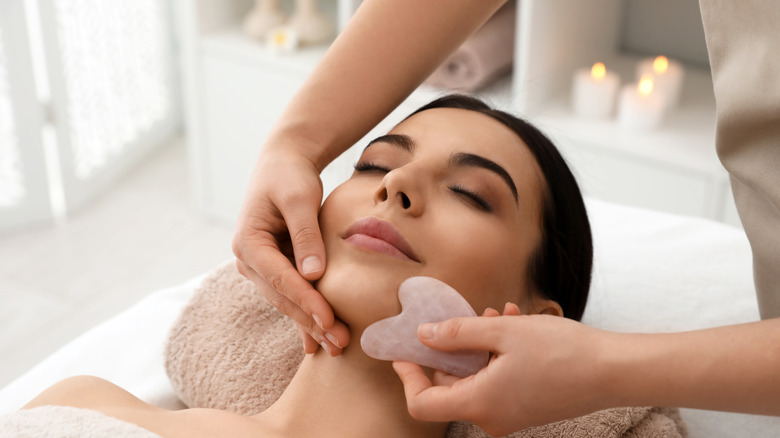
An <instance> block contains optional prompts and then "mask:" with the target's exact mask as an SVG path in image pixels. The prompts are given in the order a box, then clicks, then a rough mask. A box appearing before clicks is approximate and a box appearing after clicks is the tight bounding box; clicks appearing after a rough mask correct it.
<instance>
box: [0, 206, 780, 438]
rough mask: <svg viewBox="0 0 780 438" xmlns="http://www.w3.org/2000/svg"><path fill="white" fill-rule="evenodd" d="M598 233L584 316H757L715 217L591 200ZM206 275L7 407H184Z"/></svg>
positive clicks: (702, 416)
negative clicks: (105, 392)
mask: <svg viewBox="0 0 780 438" xmlns="http://www.w3.org/2000/svg"><path fill="white" fill-rule="evenodd" d="M587 206H588V211H589V213H590V217H591V225H592V229H593V235H594V246H595V252H594V271H593V284H592V289H591V295H590V299H589V302H588V306H587V309H586V311H585V316H584V318H583V322H584V323H586V324H588V325H591V326H594V327H598V328H603V329H607V330H614V331H620V332H667V331H681V330H693V329H699V328H706V327H713V326H719V325H724V324H735V323H741V322H749V321H755V320H758V308H757V304H756V299H755V295H754V291H753V282H752V267H751V253H750V247H749V245H748V242H747V238H746V237H745V235H744V233H743V232H742V230H740V229H737V228H734V227H731V226H728V225H724V224H721V223H716V222H713V221H709V220H705V219H699V218H691V217H683V216H677V215H672V214H666V213H660V212H655V211H649V210H643V209H639V208H633V207H627V206H622V205H617V204H611V203H606V202H603V201H597V200H588V201H587ZM205 275H206V273H204V274H203V275H201V276H199V277H196V278H193V279H191V280H189V281H187V282H185V283H184V284H181V285H179V286H176V287H172V288H168V289H163V290H159V291H156V292H154V293H152V294H150V295H148V296H147V297H146V298H144V299H143V300H142V301H140V302H138V303H137V304H136V305H134V306H133V307H131V308H129V309H127V310H125V311H124V312H122V313H120V314H119V315H116V316H115V317H113V318H111V319H109V320H107V321H105V322H103V323H102V324H100V325H98V326H96V327H94V328H92V329H91V330H89V331H88V332H86V333H84V334H83V335H81V336H80V337H78V338H76V339H75V340H73V341H72V342H70V343H68V344H66V345H65V346H63V347H62V348H60V349H59V350H58V351H56V352H55V353H54V354H52V355H51V356H49V357H48V358H46V359H45V360H43V361H42V362H41V363H39V364H38V365H37V366H35V367H33V368H32V369H30V370H29V371H27V372H26V373H25V374H23V375H22V376H21V377H19V378H17V379H16V380H14V381H13V382H11V383H10V384H9V385H7V386H6V387H5V388H3V389H2V390H0V414H2V413H6V412H10V411H13V410H17V409H19V407H21V406H22V405H23V404H25V403H26V402H28V401H29V400H30V399H32V398H33V397H34V396H36V395H37V394H38V393H40V392H41V391H43V390H44V389H46V388H47V387H49V386H50V385H52V384H54V383H55V382H57V381H59V380H62V379H64V378H66V377H69V376H73V375H80V374H88V375H94V376H98V377H102V378H104V379H107V380H109V381H111V382H114V383H116V384H118V385H119V386H121V387H123V388H125V389H127V390H128V391H130V392H131V393H133V394H135V395H136V396H138V397H139V398H141V399H143V400H145V401H147V402H149V403H151V404H153V405H156V406H160V407H164V408H168V409H182V408H184V407H185V406H184V405H183V404H182V403H181V402H180V401H179V400H178V399H177V398H176V395H175V394H174V392H173V389H172V387H171V384H170V383H169V381H168V378H167V377H166V375H165V370H164V367H163V345H164V342H165V340H166V337H167V335H168V330H169V328H170V327H171V325H172V324H173V323H174V320H175V319H176V317H177V316H178V314H179V312H180V311H181V309H182V307H183V306H184V305H185V304H186V303H187V301H188V299H189V297H190V296H191V295H192V294H193V292H194V291H195V290H196V288H197V287H198V285H199V284H200V282H201V281H202V279H203V277H205ZM681 413H682V416H683V418H684V420H685V421H686V423H687V425H688V428H689V432H690V436H691V437H692V438H705V437H706V438H720V437H723V438H725V437H769V436H780V417H766V416H757V415H746V414H734V413H723V412H711V411H701V410H694V409H681Z"/></svg>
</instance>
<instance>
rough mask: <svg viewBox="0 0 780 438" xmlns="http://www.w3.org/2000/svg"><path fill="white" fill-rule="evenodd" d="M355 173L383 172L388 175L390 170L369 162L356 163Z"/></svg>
mask: <svg viewBox="0 0 780 438" xmlns="http://www.w3.org/2000/svg"><path fill="white" fill-rule="evenodd" d="M355 171H356V172H384V173H388V172H390V169H388V168H386V167H384V166H380V165H379V164H376V163H372V162H370V161H361V162H358V163H355Z"/></svg>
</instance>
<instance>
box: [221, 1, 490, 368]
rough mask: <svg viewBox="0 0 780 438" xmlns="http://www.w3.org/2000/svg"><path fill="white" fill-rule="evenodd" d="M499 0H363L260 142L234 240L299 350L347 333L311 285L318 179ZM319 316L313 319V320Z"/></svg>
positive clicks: (320, 265)
mask: <svg viewBox="0 0 780 438" xmlns="http://www.w3.org/2000/svg"><path fill="white" fill-rule="evenodd" d="M502 3H503V0H501V1H499V0H479V1H474V0H425V1H419V0H366V1H364V2H363V3H362V4H361V6H360V7H359V8H358V10H357V12H356V13H355V15H354V17H353V18H352V19H351V20H350V22H349V23H348V25H347V26H346V28H345V29H344V31H343V32H342V33H341V34H340V35H339V37H338V38H337V39H336V41H335V42H334V43H333V44H332V46H331V47H330V49H329V50H328V52H327V53H326V54H325V56H324V57H323V59H322V60H321V61H320V63H319V64H318V65H317V66H316V68H315V69H314V71H313V72H312V74H311V75H310V76H309V77H308V78H307V80H306V81H305V82H304V84H303V85H302V87H301V88H300V90H299V91H298V92H297V93H296V95H295V96H294V97H293V98H292V100H291V101H290V102H289V104H288V105H287V107H286V108H285V109H284V111H283V113H282V114H281V116H280V118H279V120H278V121H277V122H276V123H275V125H274V127H273V128H272V130H271V133H270V134H269V137H268V138H267V139H266V140H265V143H264V145H263V147H262V151H261V155H260V158H259V160H258V162H257V164H256V166H255V169H254V172H253V174H252V177H251V180H250V186H249V188H248V190H247V193H246V196H245V199H244V204H243V206H242V210H241V213H240V215H239V220H238V224H237V232H236V234H235V237H234V239H233V252H234V253H235V255H236V257H237V258H238V260H237V265H238V269H239V271H240V272H241V273H242V274H244V275H245V276H247V277H248V278H249V279H251V280H252V281H253V282H254V283H255V285H257V287H258V288H259V289H260V291H261V292H262V293H263V295H264V296H265V297H266V298H268V299H269V301H271V302H272V303H273V304H274V305H275V306H276V307H277V308H279V309H280V310H281V311H282V312H283V313H285V314H287V315H289V316H291V317H292V318H293V319H294V320H295V322H296V323H297V324H298V327H299V330H300V331H301V334H302V336H303V339H304V348H305V350H306V352H308V353H311V352H314V351H315V350H316V349H317V348H318V345H322V346H323V347H325V348H326V349H328V350H330V351H331V354H333V355H336V354H339V353H340V351H341V348H343V347H344V346H346V345H347V344H348V343H349V335H348V331H347V329H346V327H345V326H344V325H343V324H341V323H340V322H338V321H335V318H334V315H333V311H332V309H331V308H330V306H329V305H328V303H327V302H326V301H325V299H324V298H322V296H321V295H319V294H318V293H317V292H316V291H315V290H314V289H313V288H312V286H311V285H310V283H309V281H312V280H316V279H318V278H320V276H321V275H322V273H323V272H324V270H325V263H326V260H325V248H324V246H323V243H322V236H321V235H320V232H319V225H318V222H317V213H318V211H319V206H320V203H321V201H322V183H321V181H320V179H319V173H320V172H321V171H322V169H323V168H324V167H325V166H326V165H327V164H328V163H329V162H330V161H332V160H333V159H334V158H335V157H337V156H338V155H340V154H341V153H342V152H343V151H344V150H346V149H347V148H348V147H349V146H351V145H352V144H353V143H355V142H356V141H357V140H359V139H360V138H361V137H362V136H363V135H365V133H367V132H368V131H369V130H370V129H371V128H373V126H374V125H375V124H376V123H378V122H379V121H381V120H382V119H383V118H384V117H385V116H386V115H387V114H389V113H390V111H392V110H393V109H394V108H395V107H396V106H397V105H398V104H399V103H401V102H402V101H403V100H404V99H405V98H406V97H407V96H408V95H409V94H410V93H411V92H412V91H413V90H414V89H415V88H416V87H417V86H418V85H419V84H420V83H421V82H422V81H423V80H424V79H425V78H426V77H427V76H428V75H429V74H430V73H431V72H432V71H433V70H434V69H435V68H436V66H437V65H438V64H440V63H441V62H442V61H443V60H444V59H445V58H446V56H448V55H449V53H450V52H452V51H453V50H455V49H456V48H457V47H458V46H459V45H460V44H461V43H462V42H463V41H464V40H465V39H466V38H467V37H468V36H469V35H470V34H472V33H473V32H474V31H476V30H477V29H478V28H479V27H480V26H481V25H482V24H483V23H484V22H485V21H487V19H488V18H489V17H490V16H491V15H492V14H493V13H494V12H495V11H496V10H497V9H498V8H499V7H500V6H501V4H502ZM313 315H316V318H314V317H313Z"/></svg>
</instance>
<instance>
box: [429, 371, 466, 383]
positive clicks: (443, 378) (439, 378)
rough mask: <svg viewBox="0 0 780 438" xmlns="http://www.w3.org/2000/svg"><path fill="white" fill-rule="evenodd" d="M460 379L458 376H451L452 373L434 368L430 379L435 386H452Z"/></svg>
mask: <svg viewBox="0 0 780 438" xmlns="http://www.w3.org/2000/svg"><path fill="white" fill-rule="evenodd" d="M460 380H461V378H460V377H458V376H453V375H452V374H448V373H445V372H444V371H439V370H434V372H433V379H432V381H433V384H434V385H436V386H452V385H454V384H456V383H457V382H458V381H460Z"/></svg>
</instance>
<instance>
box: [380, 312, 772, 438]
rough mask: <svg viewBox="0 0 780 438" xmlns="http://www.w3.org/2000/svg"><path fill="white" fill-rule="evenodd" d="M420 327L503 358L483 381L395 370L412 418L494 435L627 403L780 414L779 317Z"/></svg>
mask: <svg viewBox="0 0 780 438" xmlns="http://www.w3.org/2000/svg"><path fill="white" fill-rule="evenodd" d="M435 327H436V330H435V333H434V331H433V330H432V327H431V326H427V325H426V326H421V328H420V333H419V334H420V339H421V340H422V341H423V342H424V343H425V344H427V345H429V346H431V347H434V348H439V349H444V350H452V349H461V348H477V349H486V350H489V351H492V352H494V353H495V355H494V357H493V358H492V360H491V362H490V364H489V365H488V366H487V367H486V368H485V369H483V370H482V371H480V372H479V373H477V374H476V375H474V376H471V377H468V378H465V379H458V378H455V377H452V376H445V375H443V374H441V373H438V372H437V373H436V374H435V375H434V382H433V383H432V382H431V380H429V379H428V378H427V377H426V376H425V374H423V372H422V369H421V368H420V367H419V366H417V365H415V364H411V363H408V362H396V363H394V367H395V369H396V372H397V373H398V374H399V376H400V377H401V380H402V381H403V383H404V389H405V391H406V397H407V404H408V408H409V412H410V414H411V415H412V416H413V417H414V418H417V419H420V420H427V421H449V420H456V419H461V420H470V421H473V422H475V423H476V424H478V425H480V426H481V427H483V429H485V431H487V432H488V433H490V434H491V435H505V434H508V433H510V432H513V431H517V430H521V429H525V428H528V427H531V426H537V425H541V424H547V423H550V422H553V421H558V420H563V419H567V418H572V417H576V416H580V415H585V414H587V413H590V412H594V411H597V410H600V409H606V408H610V407H621V406H678V407H690V408H700V409H712V410H723V411H734V412H745V413H754V414H765V415H780V379H778V370H780V319H775V320H766V321H761V322H755V323H749V324H741V325H733V326H726V327H720V328H713V329H706V330H699V331H691V332H684V333H669V334H619V333H612V332H606V331H602V330H597V329H594V328H591V327H587V326H585V325H583V324H580V323H577V322H574V321H571V320H567V319H563V318H558V317H553V316H546V315H531V316H502V317H495V318H458V319H453V320H450V321H446V322H443V323H440V324H438V325H436V326H435Z"/></svg>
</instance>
